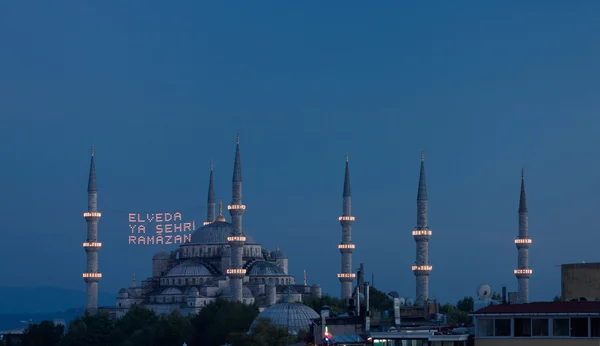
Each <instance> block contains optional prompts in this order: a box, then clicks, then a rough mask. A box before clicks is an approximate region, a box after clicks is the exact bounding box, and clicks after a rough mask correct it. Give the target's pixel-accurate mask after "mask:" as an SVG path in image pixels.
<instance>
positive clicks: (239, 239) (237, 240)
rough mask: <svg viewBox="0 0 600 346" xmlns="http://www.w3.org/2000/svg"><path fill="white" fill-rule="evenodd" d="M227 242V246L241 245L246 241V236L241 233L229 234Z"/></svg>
mask: <svg viewBox="0 0 600 346" xmlns="http://www.w3.org/2000/svg"><path fill="white" fill-rule="evenodd" d="M227 242H229V246H232V247H241V246H244V243H245V242H246V237H244V236H243V235H238V236H229V237H227Z"/></svg>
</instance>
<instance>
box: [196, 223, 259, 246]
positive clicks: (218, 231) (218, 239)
mask: <svg viewBox="0 0 600 346" xmlns="http://www.w3.org/2000/svg"><path fill="white" fill-rule="evenodd" d="M232 231H233V226H232V225H231V223H229V222H213V223H209V224H208V225H206V226H203V227H200V228H198V229H197V230H196V231H195V232H194V233H193V234H192V240H191V241H190V242H189V243H187V244H206V245H209V244H229V243H228V242H227V237H229V236H230V235H231V232H232ZM242 234H243V235H244V236H245V237H246V244H256V242H255V241H254V239H253V238H252V237H251V236H249V235H248V234H246V232H244V231H242ZM187 244H186V245H187Z"/></svg>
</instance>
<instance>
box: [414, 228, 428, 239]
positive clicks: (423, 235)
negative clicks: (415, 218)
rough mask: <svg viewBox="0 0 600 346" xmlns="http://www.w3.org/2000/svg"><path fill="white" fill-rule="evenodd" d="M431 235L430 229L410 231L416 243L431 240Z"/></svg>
mask: <svg viewBox="0 0 600 346" xmlns="http://www.w3.org/2000/svg"><path fill="white" fill-rule="evenodd" d="M431 234H432V232H431V230H430V229H416V230H414V231H412V235H413V237H414V238H415V241H416V242H420V241H429V238H431Z"/></svg>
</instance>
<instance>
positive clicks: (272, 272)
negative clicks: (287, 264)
mask: <svg viewBox="0 0 600 346" xmlns="http://www.w3.org/2000/svg"><path fill="white" fill-rule="evenodd" d="M248 275H250V276H287V274H286V273H285V272H284V271H283V269H281V267H280V266H278V265H277V264H275V263H271V262H256V263H255V264H254V265H253V266H252V268H250V271H249V272H248Z"/></svg>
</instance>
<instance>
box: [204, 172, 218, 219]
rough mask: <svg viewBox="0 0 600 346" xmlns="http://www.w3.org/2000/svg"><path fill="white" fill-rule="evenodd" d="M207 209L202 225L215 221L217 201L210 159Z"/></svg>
mask: <svg viewBox="0 0 600 346" xmlns="http://www.w3.org/2000/svg"><path fill="white" fill-rule="evenodd" d="M207 205H208V209H207V211H206V221H204V226H206V225H208V224H209V223H212V222H215V218H216V215H215V208H216V206H217V201H216V200H215V182H214V179H213V163H212V161H210V177H209V178H208V202H207Z"/></svg>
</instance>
